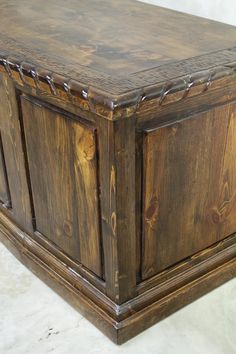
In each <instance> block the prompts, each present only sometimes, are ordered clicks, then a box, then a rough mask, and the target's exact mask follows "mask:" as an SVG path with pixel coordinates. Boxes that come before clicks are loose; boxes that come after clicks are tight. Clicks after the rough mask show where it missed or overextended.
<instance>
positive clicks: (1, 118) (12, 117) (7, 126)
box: [0, 74, 32, 232]
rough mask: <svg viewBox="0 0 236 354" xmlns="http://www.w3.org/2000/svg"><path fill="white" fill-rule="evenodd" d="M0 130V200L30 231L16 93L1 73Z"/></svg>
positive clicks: (30, 214) (12, 215)
mask: <svg viewBox="0 0 236 354" xmlns="http://www.w3.org/2000/svg"><path fill="white" fill-rule="evenodd" d="M0 131H1V144H2V145H1V151H0V155H1V156H0V165H1V166H0V170H1V172H0V174H1V195H2V197H0V199H1V198H2V199H3V200H2V201H3V202H4V204H5V206H6V207H10V208H11V212H10V213H8V215H9V216H10V217H11V218H13V220H14V221H15V222H16V223H17V224H18V225H19V226H21V227H22V228H23V229H24V230H26V231H28V232H31V231H32V213H31V205H30V198H29V190H28V184H27V176H26V168H25V158H24V151H23V150H24V149H23V144H22V132H21V125H20V120H19V110H18V104H17V96H16V92H15V87H14V84H13V82H12V80H11V79H10V78H9V77H8V76H7V75H5V74H1V75H0ZM5 211H6V209H5Z"/></svg>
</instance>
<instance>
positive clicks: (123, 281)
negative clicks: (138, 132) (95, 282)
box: [97, 118, 136, 304]
mask: <svg viewBox="0 0 236 354" xmlns="http://www.w3.org/2000/svg"><path fill="white" fill-rule="evenodd" d="M97 125H98V136H99V153H100V166H99V167H100V181H101V214H102V215H101V218H102V232H103V246H104V262H105V279H106V286H107V294H108V295H109V296H110V297H111V298H112V299H113V300H114V301H115V302H117V303H119V304H120V303H122V302H124V301H126V300H128V299H130V298H132V297H133V296H134V295H135V285H136V272H135V268H136V257H135V256H136V244H135V242H136V235H135V220H136V219H135V119H134V118H131V119H129V121H127V122H126V121H124V120H120V121H117V122H115V123H113V122H109V121H107V120H105V119H103V118H99V119H98V120H97Z"/></svg>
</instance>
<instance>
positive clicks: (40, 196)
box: [21, 96, 102, 276]
mask: <svg viewBox="0 0 236 354" xmlns="http://www.w3.org/2000/svg"><path fill="white" fill-rule="evenodd" d="M21 102H22V111H23V123H24V131H25V137H26V145H27V156H28V161H29V174H30V183H31V188H32V197H33V206H34V218H35V231H36V232H40V233H41V234H42V235H44V236H45V237H47V238H48V239H50V240H51V241H52V242H54V243H55V244H56V245H57V246H59V247H60V248H61V249H62V250H63V251H64V252H65V253H67V254H69V255H70V256H71V257H72V258H74V259H76V260H78V261H79V262H81V263H82V264H83V265H84V266H85V267H87V268H88V269H90V270H91V271H93V272H94V273H96V274H97V275H98V276H101V275H102V269H101V264H102V263H101V252H100V229H99V222H100V221H99V215H98V212H99V207H98V185H97V157H96V139H95V130H94V128H89V127H87V126H86V125H83V124H80V123H79V122H78V121H76V120H75V119H71V118H70V117H67V116H65V115H63V114H62V113H60V112H58V111H56V110H53V109H49V108H47V107H45V106H44V105H42V103H40V102H39V101H35V100H32V99H29V98H27V97H26V96H22V98H21Z"/></svg>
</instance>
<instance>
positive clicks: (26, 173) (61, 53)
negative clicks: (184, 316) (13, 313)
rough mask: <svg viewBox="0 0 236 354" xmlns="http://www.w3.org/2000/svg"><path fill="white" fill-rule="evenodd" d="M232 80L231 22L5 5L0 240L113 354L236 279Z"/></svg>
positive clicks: (81, 4) (147, 8) (58, 0)
mask: <svg viewBox="0 0 236 354" xmlns="http://www.w3.org/2000/svg"><path fill="white" fill-rule="evenodd" d="M235 71H236V28H235V27H232V26H228V25H224V24H220V23H217V22H213V21H208V20H206V19H201V18H197V17H194V16H190V15H185V14H181V13H177V12H174V11H170V10H167V9H163V8H160V7H154V6H151V5H145V4H142V3H139V2H135V1H131V0H128V1H123V0H114V1H108V0H102V1H101V0H99V1H98V0H97V1H96V0H95V1H88V0H86V1H85V0H84V1H83V0H82V1H75V0H68V1H66V2H65V1H62V0H51V1H46V0H42V1H40V2H38V1H36V0H31V1H29V0H21V1H16V0H7V1H6V0H2V1H0V133H1V134H0V138H1V139H0V201H1V203H0V238H1V240H2V242H4V243H5V244H6V245H7V247H9V248H10V249H11V250H12V252H13V253H14V254H15V255H16V256H17V257H18V258H19V259H20V260H21V261H22V262H24V263H25V264H26V265H27V267H29V268H30V269H32V271H34V272H35V273H36V274H37V275H38V276H40V277H41V278H42V279H43V280H44V281H45V282H47V283H48V284H49V285H50V286H51V287H52V288H54V289H55V290H56V291H58V292H59V293H60V294H61V295H62V296H64V297H65V298H67V300H68V301H70V302H71V303H72V304H73V305H74V306H75V307H76V308H78V309H79V310H80V311H81V313H82V314H83V315H84V316H85V317H87V318H88V319H89V320H90V321H91V322H93V323H94V324H95V325H96V326H97V327H99V328H100V329H101V330H102V331H104V333H105V334H106V335H108V336H109V337H110V338H111V339H112V340H113V341H115V342H116V343H119V344H120V343H122V342H124V341H126V340H127V339H129V338H130V337H132V336H134V335H136V334H137V333H139V332H140V331H142V330H144V329H145V328H148V327H149V326H151V325H152V324H154V323H155V322H157V321H158V320H160V319H162V318H164V317H166V316H167V315H169V314H170V313H172V312H173V311H175V310H177V309H179V308H181V307H182V306H184V305H185V304H188V303H190V302H191V301H193V300H195V299H196V298H198V297H199V296H201V295H202V294H205V293H206V292H208V291H210V290H211V289H213V288H215V287H216V286H218V285H220V284H222V283H223V282H225V281H227V280H229V279H231V278H233V277H234V276H235V274H236V260H235V255H236V235H235V232H236V103H235V102H236V74H235ZM39 301H40V299H39Z"/></svg>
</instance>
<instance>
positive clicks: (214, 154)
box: [142, 104, 236, 279]
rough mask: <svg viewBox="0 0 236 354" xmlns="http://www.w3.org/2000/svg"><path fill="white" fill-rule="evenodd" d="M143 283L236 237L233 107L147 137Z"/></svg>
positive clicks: (235, 109) (235, 126) (235, 115)
mask: <svg viewBox="0 0 236 354" xmlns="http://www.w3.org/2000/svg"><path fill="white" fill-rule="evenodd" d="M143 161H144V162H143V170H144V179H143V234H142V257H143V258H142V278H143V279H146V278H148V277H151V276H152V275H154V274H157V273H158V272H160V271H162V270H164V269H166V268H167V267H169V266H172V265H174V264H176V263H178V262H179V261H181V260H183V259H185V258H187V257H189V256H191V255H193V254H195V253H196V252H198V251H200V250H203V249H204V248H206V247H208V246H210V245H212V244H214V243H216V242H217V241H219V240H221V239H224V238H225V237H227V236H228V235H230V234H232V233H234V232H235V231H236V105H235V104H231V105H225V106H221V107H218V108H215V109H212V110H210V111H208V112H205V113H201V114H198V115H196V116H194V117H189V118H188V119H184V120H181V121H178V122H176V123H173V124H169V125H166V126H163V127H160V128H158V129H156V130H152V131H146V133H145V137H144V151H143Z"/></svg>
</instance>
